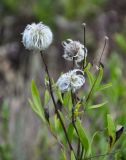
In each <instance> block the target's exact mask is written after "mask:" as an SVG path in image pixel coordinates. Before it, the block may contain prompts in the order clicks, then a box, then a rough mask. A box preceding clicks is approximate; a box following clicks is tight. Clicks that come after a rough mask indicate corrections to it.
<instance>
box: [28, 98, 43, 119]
mask: <svg viewBox="0 0 126 160" xmlns="http://www.w3.org/2000/svg"><path fill="white" fill-rule="evenodd" d="M28 102H29V104H30V106H31V108H32V110H33V111H34V112H35V113H36V114H37V115H38V116H39V117H40V118H41V119H42V120H44V121H45V119H43V115H42V114H41V112H39V111H38V110H37V108H36V106H35V105H34V103H33V102H32V101H31V99H28Z"/></svg>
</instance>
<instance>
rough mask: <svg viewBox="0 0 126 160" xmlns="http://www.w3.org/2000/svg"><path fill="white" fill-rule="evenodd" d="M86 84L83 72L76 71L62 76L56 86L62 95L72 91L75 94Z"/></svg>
mask: <svg viewBox="0 0 126 160" xmlns="http://www.w3.org/2000/svg"><path fill="white" fill-rule="evenodd" d="M84 83H85V78H84V74H83V71H81V70H79V69H74V70H72V71H69V72H67V73H64V74H62V75H61V76H60V77H59V79H58V80H57V82H56V84H57V86H58V87H59V89H60V91H61V92H62V93H64V92H67V91H70V90H72V91H73V92H75V91H76V90H78V89H80V88H81V87H82V86H83V84H84Z"/></svg>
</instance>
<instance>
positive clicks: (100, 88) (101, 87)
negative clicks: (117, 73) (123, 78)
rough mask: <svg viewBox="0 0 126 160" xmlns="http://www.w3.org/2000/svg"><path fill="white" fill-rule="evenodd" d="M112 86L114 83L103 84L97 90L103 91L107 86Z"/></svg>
mask: <svg viewBox="0 0 126 160" xmlns="http://www.w3.org/2000/svg"><path fill="white" fill-rule="evenodd" d="M111 86H112V83H108V84H102V85H100V86H99V87H98V88H97V91H101V90H104V89H107V88H109V87H111Z"/></svg>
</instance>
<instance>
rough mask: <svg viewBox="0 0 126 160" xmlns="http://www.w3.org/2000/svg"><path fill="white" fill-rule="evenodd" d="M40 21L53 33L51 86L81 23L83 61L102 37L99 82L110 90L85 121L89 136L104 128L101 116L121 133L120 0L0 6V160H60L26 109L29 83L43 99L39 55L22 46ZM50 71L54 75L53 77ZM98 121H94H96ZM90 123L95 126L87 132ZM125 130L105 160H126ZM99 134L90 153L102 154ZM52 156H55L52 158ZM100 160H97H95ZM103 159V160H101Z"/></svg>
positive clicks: (20, 0) (31, 0)
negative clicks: (106, 40) (28, 27)
mask: <svg viewBox="0 0 126 160" xmlns="http://www.w3.org/2000/svg"><path fill="white" fill-rule="evenodd" d="M39 21H42V22H44V23H45V24H47V25H49V26H50V27H51V29H52V31H53V33H54V41H53V45H52V46H51V47H50V48H49V49H48V54H47V55H46V60H47V61H48V65H49V69H50V73H51V74H52V76H53V78H54V79H55V80H56V79H57V77H58V75H59V73H60V72H61V71H66V70H68V67H69V64H68V63H67V62H66V61H64V59H63V58H62V54H63V49H62V46H61V42H62V41H63V40H65V39H66V38H71V39H74V40H80V41H81V42H83V28H82V25H81V24H82V23H83V22H85V23H86V24H87V28H86V47H87V48H88V59H89V61H93V59H94V58H97V57H98V56H99V53H100V50H101V48H102V46H103V39H104V36H106V35H107V36H108V37H109V47H108V48H107V49H106V52H105V55H104V59H103V64H104V66H105V69H104V70H105V72H104V81H105V82H106V81H107V82H111V83H112V84H113V86H112V87H111V88H110V89H108V90H106V91H104V92H102V93H100V94H99V95H97V98H95V97H94V99H93V101H94V102H96V101H99V99H100V98H102V99H103V100H104V99H105V100H106V99H107V100H108V101H109V103H108V104H107V105H106V106H105V107H104V108H102V109H99V111H97V112H95V111H94V110H93V111H91V113H90V114H88V115H87V116H86V117H85V119H86V120H85V121H86V124H87V128H88V131H89V132H90V131H91V133H92V132H93V131H96V130H98V131H99V130H102V129H104V127H105V126H106V113H109V112H110V113H111V114H112V116H113V118H114V119H115V121H116V124H121V125H123V126H124V127H125V128H126V91H125V89H126V71H125V63H126V1H125V0H0V160H28V159H30V160H54V159H60V155H59V148H58V146H57V144H56V143H55V141H54V139H53V138H52V137H51V135H50V134H49V133H48V130H47V128H46V126H44V125H43V124H42V123H41V122H40V121H39V119H38V118H37V117H36V115H35V114H34V113H33V112H32V111H31V109H30V107H29V105H28V101H27V99H28V97H30V82H31V79H35V81H36V82H37V83H38V86H39V87H40V93H41V96H42V97H43V95H42V90H43V79H44V77H43V75H44V70H43V66H42V63H41V60H40V57H39V55H37V54H30V53H29V51H26V50H25V48H24V47H23V45H22V43H21V39H22V35H21V33H22V32H23V30H24V28H25V26H26V25H27V24H30V23H32V22H39ZM54 71H55V72H54ZM97 117H98V118H97ZM90 122H92V123H93V124H94V125H93V127H92V129H91V128H90ZM125 139H126V130H125V129H124V134H123V136H122V137H121V139H120V140H119V142H118V144H117V145H116V148H121V149H122V151H121V152H120V153H117V154H116V155H115V156H114V157H110V159H111V160H112V159H117V160H118V159H120V160H122V159H124V160H125V159H126V149H125V148H126V140H125ZM105 141H106V139H105V138H103V133H102V132H101V134H100V136H97V137H96V140H95V142H94V146H97V147H94V153H104V145H103V144H104V143H105ZM54 153H55V154H54ZM99 159H100V158H99ZM101 159H102V158H101Z"/></svg>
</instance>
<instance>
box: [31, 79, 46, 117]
mask: <svg viewBox="0 0 126 160" xmlns="http://www.w3.org/2000/svg"><path fill="white" fill-rule="evenodd" d="M31 93H32V100H33V105H32V104H31V102H30V104H31V105H32V108H34V111H35V110H36V113H39V115H41V118H42V119H43V120H45V118H44V110H43V107H42V104H41V99H40V94H39V92H38V89H37V87H36V84H35V81H34V80H32V83H31Z"/></svg>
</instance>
